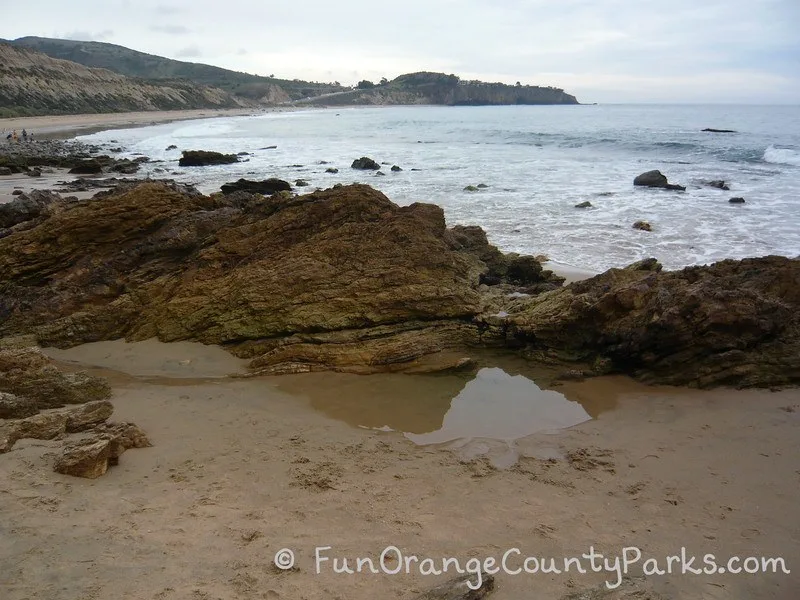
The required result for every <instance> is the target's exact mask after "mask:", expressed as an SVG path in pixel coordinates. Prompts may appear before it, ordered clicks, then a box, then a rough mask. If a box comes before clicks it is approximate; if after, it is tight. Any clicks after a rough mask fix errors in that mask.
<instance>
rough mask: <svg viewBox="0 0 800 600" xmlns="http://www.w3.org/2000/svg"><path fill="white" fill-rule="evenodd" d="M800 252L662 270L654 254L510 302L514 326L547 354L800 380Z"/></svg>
mask: <svg viewBox="0 0 800 600" xmlns="http://www.w3.org/2000/svg"><path fill="white" fill-rule="evenodd" d="M798 308H800V260H798V259H789V258H784V257H778V256H768V257H764V258H752V259H745V260H741V261H734V260H725V261H722V262H719V263H715V264H713V265H709V266H704V267H687V268H686V269H683V270H681V271H671V272H660V265H658V263H656V262H655V261H654V260H652V259H651V260H649V261H643V262H642V263H638V264H635V265H632V266H631V267H629V268H626V269H611V270H609V271H607V272H605V273H603V274H601V275H597V276H595V277H593V278H591V279H587V280H585V281H580V282H577V283H573V284H571V285H569V286H566V287H564V288H562V289H559V290H556V291H553V292H550V293H548V294H542V295H541V296H537V297H534V298H525V299H522V300H518V301H516V305H515V306H509V307H508V308H507V311H508V312H509V313H510V314H509V317H508V318H507V321H506V327H507V330H506V335H507V337H508V339H509V341H510V343H511V342H513V343H515V344H519V345H521V346H524V348H525V352H526V354H527V355H528V356H529V357H531V358H536V359H539V360H549V361H552V360H556V361H564V362H583V363H587V364H591V365H594V367H595V370H596V372H622V373H630V374H633V375H635V376H637V377H638V378H640V379H642V380H644V381H648V382H658V383H667V384H675V385H684V384H685V385H692V386H699V387H712V386H719V385H731V386H743V387H744V386H747V387H750V386H757V387H770V386H775V385H789V384H797V383H798V382H800V310H798Z"/></svg>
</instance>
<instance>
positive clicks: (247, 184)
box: [220, 177, 308, 196]
mask: <svg viewBox="0 0 800 600" xmlns="http://www.w3.org/2000/svg"><path fill="white" fill-rule="evenodd" d="M306 185H308V184H306ZM220 189H221V190H222V193H223V194H232V193H233V192H251V193H253V194H264V195H265V196H271V195H272V194H274V193H275V192H283V191H286V192H289V191H291V190H292V186H291V184H290V183H289V182H288V181H284V180H283V179H275V178H274V177H270V178H269V179H265V180H264V181H250V180H249V179H239V180H238V181H234V182H233V183H225V184H223V185H222V187H221V188H220Z"/></svg>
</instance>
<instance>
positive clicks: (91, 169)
mask: <svg viewBox="0 0 800 600" xmlns="http://www.w3.org/2000/svg"><path fill="white" fill-rule="evenodd" d="M102 172H103V165H102V164H101V163H100V161H98V160H97V159H94V158H90V159H89V160H84V161H81V162H79V163H77V164H76V165H75V166H74V167H72V168H71V169H70V170H69V173H70V174H71V175H99V174H100V173H102Z"/></svg>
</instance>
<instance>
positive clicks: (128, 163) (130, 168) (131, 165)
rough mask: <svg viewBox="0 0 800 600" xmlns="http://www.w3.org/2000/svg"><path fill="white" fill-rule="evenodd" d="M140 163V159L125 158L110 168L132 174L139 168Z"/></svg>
mask: <svg viewBox="0 0 800 600" xmlns="http://www.w3.org/2000/svg"><path fill="white" fill-rule="evenodd" d="M140 165H141V161H135V160H127V159H125V160H120V161H118V162H117V163H115V164H114V165H113V166H112V167H111V170H112V171H114V172H115V173H122V174H123V175H133V174H134V173H136V172H137V171H138V170H139V167H140Z"/></svg>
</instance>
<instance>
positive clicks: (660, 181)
mask: <svg viewBox="0 0 800 600" xmlns="http://www.w3.org/2000/svg"><path fill="white" fill-rule="evenodd" d="M633 185H638V186H645V187H654V188H663V189H665V190H679V191H682V192H683V191H686V188H685V187H683V186H682V185H677V184H672V183H669V182H668V181H667V177H666V176H665V175H664V174H663V173H661V171H647V172H646V173H642V174H641V175H637V177H636V178H635V179H634V180H633Z"/></svg>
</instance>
